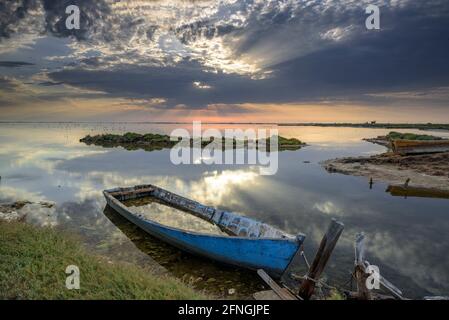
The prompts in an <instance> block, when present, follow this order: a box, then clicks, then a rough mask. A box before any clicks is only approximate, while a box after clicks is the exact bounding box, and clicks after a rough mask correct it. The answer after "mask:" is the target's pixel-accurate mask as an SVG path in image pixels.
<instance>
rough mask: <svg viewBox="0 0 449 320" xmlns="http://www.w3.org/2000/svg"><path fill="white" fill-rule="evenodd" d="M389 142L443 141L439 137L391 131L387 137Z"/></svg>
mask: <svg viewBox="0 0 449 320" xmlns="http://www.w3.org/2000/svg"><path fill="white" fill-rule="evenodd" d="M387 139H389V140H417V141H432V140H443V138H441V137H436V136H431V135H428V134H415V133H408V132H407V133H401V132H395V131H392V132H390V133H389V134H388V135H387Z"/></svg>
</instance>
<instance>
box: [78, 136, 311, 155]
mask: <svg viewBox="0 0 449 320" xmlns="http://www.w3.org/2000/svg"><path fill="white" fill-rule="evenodd" d="M277 138H278V150H279V151H284V150H298V149H300V148H301V147H303V146H305V143H303V142H302V141H300V140H298V139H296V138H285V137H282V136H278V137H277ZM271 139H272V138H267V139H259V140H256V141H255V145H256V147H257V148H259V146H261V147H262V145H263V146H264V147H265V148H267V149H268V150H269V148H270V140H271ZM180 141H181V138H180V137H178V138H176V137H175V139H171V138H170V136H169V135H162V134H153V133H147V134H139V133H134V132H127V133H125V134H123V135H118V134H101V135H95V136H91V135H87V136H86V137H84V138H82V139H80V142H83V143H86V144H87V145H91V144H93V145H97V146H102V147H106V148H111V147H119V146H120V147H123V148H125V149H126V150H138V149H143V150H145V151H154V150H162V149H166V148H172V147H174V146H175V145H177V144H178V143H180ZM214 142H215V143H218V142H221V147H222V148H223V149H225V148H227V146H232V148H233V149H235V148H238V147H240V146H243V147H244V148H246V147H248V145H249V140H247V139H245V140H243V141H241V140H237V139H232V140H230V139H226V138H224V137H223V138H222V139H221V141H219V140H216V139H214V138H211V139H209V140H207V139H206V140H204V139H202V140H201V147H202V148H204V147H206V146H208V145H209V144H211V143H214ZM193 145H194V140H193V139H192V138H191V139H189V141H188V145H187V146H190V147H193Z"/></svg>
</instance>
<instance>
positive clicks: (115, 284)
mask: <svg viewBox="0 0 449 320" xmlns="http://www.w3.org/2000/svg"><path fill="white" fill-rule="evenodd" d="M0 240H1V241H2V243H3V244H4V245H3V246H1V247H0V256H2V261H0V273H1V274H3V275H4V276H5V277H2V279H0V299H31V300H33V299H51V300H60V299H87V300H90V299H94V300H97V299H102V300H104V299H107V300H109V299H124V300H134V299H139V300H140V299H149V300H152V299H157V300H160V299H164V300H166V299H167V300H178V299H182V300H185V299H186V300H192V299H194V300H195V299H210V298H211V297H210V296H207V295H206V294H205V293H204V292H201V291H197V290H195V289H194V288H192V287H191V286H190V285H189V284H186V283H184V282H183V281H181V280H179V279H177V278H175V277H173V276H172V275H170V274H169V273H168V272H167V273H165V272H162V273H161V272H160V270H155V269H153V267H152V266H146V267H140V266H136V265H133V264H131V263H128V262H124V261H120V260H111V259H110V258H108V257H105V256H102V255H100V254H96V253H94V252H92V251H90V250H89V249H88V248H86V247H85V246H84V245H83V244H82V242H81V241H80V240H79V239H78V237H77V236H76V235H72V234H71V233H67V232H65V231H62V230H58V229H55V228H51V227H38V226H34V225H32V224H29V223H27V222H25V221H21V220H9V221H6V220H2V219H0ZM42 257H45V259H42ZM23 261H27V264H23ZM71 265H76V266H77V267H79V272H80V278H81V284H80V288H79V290H68V289H67V288H66V286H65V285H64V284H66V278H67V276H68V275H67V274H66V272H65V270H66V267H67V266H71ZM11 266H20V267H19V268H11ZM29 266H33V268H32V270H29Z"/></svg>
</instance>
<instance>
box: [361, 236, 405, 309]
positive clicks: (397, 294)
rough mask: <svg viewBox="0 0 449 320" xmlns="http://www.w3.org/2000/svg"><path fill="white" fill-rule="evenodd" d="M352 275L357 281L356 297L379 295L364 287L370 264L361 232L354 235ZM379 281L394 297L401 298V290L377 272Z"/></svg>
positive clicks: (365, 298)
mask: <svg viewBox="0 0 449 320" xmlns="http://www.w3.org/2000/svg"><path fill="white" fill-rule="evenodd" d="M354 251H355V252H354V254H355V261H354V277H355V279H356V282H357V297H358V299H360V300H373V299H376V297H378V296H379V294H375V293H373V292H371V290H369V289H368V288H367V287H366V281H367V278H368V277H369V276H370V273H368V272H367V268H368V267H369V266H370V263H369V262H368V261H366V259H365V251H366V246H365V235H364V233H363V232H361V233H359V234H357V235H356V239H355V244H354ZM379 283H380V284H381V285H382V286H383V287H384V288H385V289H386V290H387V291H389V292H390V293H391V294H392V295H393V297H394V298H396V299H401V300H403V299H404V297H403V296H402V291H401V290H399V289H398V288H397V287H395V286H394V285H393V284H392V283H391V282H390V281H388V280H387V279H385V278H384V277H382V276H381V275H380V274H379Z"/></svg>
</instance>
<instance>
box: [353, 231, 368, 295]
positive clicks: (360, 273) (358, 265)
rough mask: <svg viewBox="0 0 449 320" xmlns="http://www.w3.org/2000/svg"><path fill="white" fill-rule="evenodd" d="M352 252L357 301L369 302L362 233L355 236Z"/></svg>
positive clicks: (363, 236)
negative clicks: (353, 253)
mask: <svg viewBox="0 0 449 320" xmlns="http://www.w3.org/2000/svg"><path fill="white" fill-rule="evenodd" d="M354 250H355V261H354V268H355V269H354V277H355V279H356V282H357V296H358V299H360V300H371V299H372V297H371V292H370V290H368V288H367V287H366V279H367V278H368V276H369V274H367V273H365V235H364V234H363V232H362V233H359V234H357V235H356V238H355V245H354Z"/></svg>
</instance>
